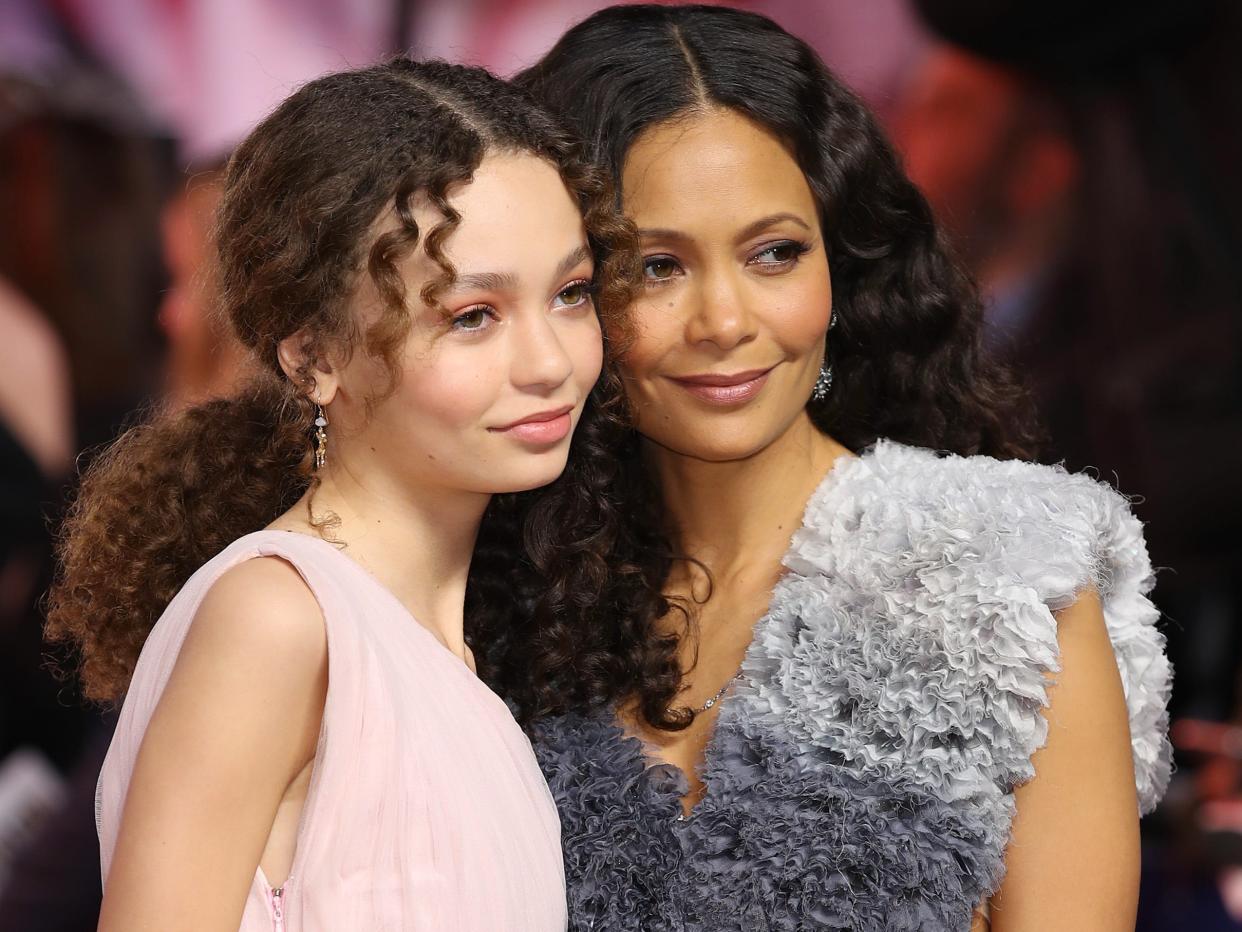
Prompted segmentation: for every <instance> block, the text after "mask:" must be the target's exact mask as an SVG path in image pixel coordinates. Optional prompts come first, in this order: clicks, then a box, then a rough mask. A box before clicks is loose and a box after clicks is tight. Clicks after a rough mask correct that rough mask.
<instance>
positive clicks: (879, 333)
mask: <svg viewBox="0 0 1242 932" xmlns="http://www.w3.org/2000/svg"><path fill="white" fill-rule="evenodd" d="M516 81H517V83H518V84H519V85H521V86H522V87H524V88H526V89H529V90H531V91H533V92H534V93H535V94H536V95H537V96H538V97H539V98H540V99H541V100H542V101H544V102H545V103H547V104H548V105H549V106H551V107H552V109H553V110H555V111H556V112H557V113H558V114H559V115H560V116H562V117H563V118H564V119H565V120H566V121H567V122H568V123H569V124H570V125H571V126H572V127H573V128H574V129H576V130H577V131H578V132H579V133H580V134H581V136H582V137H583V139H585V140H586V141H587V144H588V146H589V148H590V149H591V151H592V153H593V154H594V156H595V157H596V159H598V161H599V162H600V163H601V164H602V165H603V166H604V167H605V168H606V169H607V170H608V171H609V172H610V173H611V175H612V176H613V179H614V182H616V183H617V184H618V186H619V183H620V177H621V172H622V168H623V166H624V163H625V159H626V154H627V153H628V152H629V149H630V147H631V146H632V145H633V144H634V142H635V140H637V139H638V138H639V137H640V136H641V135H642V133H643V132H645V131H646V130H648V129H650V128H652V127H654V126H658V125H660V124H664V123H667V122H668V121H670V120H677V119H680V118H683V117H686V116H690V115H693V114H695V113H699V112H708V111H711V110H712V109H716V108H727V109H729V110H732V111H734V112H736V113H739V114H742V115H744V116H746V117H747V118H748V119H750V120H752V121H754V122H756V123H758V124H759V125H761V126H763V127H766V128H767V129H768V130H769V131H771V132H772V133H773V134H774V135H775V136H777V137H778V138H779V139H781V140H782V141H783V142H784V143H785V144H786V145H788V146H789V147H790V149H791V151H792V152H793V153H794V155H795V157H796V159H797V161H798V164H799V165H800V166H801V168H802V171H803V173H804V174H805V175H806V178H807V181H808V182H809V184H810V187H811V190H812V191H813V192H814V195H815V198H816V200H817V201H818V204H819V208H820V217H821V223H822V227H823V237H824V242H825V244H826V245H827V249H828V257H829V263H830V265H831V268H832V282H833V308H834V316H835V319H836V321H837V326H836V327H835V328H834V329H833V331H832V334H831V335H830V338H829V340H828V341H827V360H826V361H827V362H828V363H829V364H830V365H831V366H832V368H833V373H834V382H833V389H832V391H831V392H830V393H829V394H828V396H827V398H826V399H825V400H824V401H822V402H810V403H809V404H808V411H809V413H810V416H811V418H812V420H813V422H814V423H815V425H816V426H817V427H818V428H819V429H820V430H822V431H825V432H827V433H830V434H831V435H832V436H833V437H834V438H836V439H837V440H839V441H841V442H842V443H844V444H845V445H846V446H848V447H851V448H853V449H855V450H859V449H862V448H865V447H867V446H869V445H871V444H872V443H874V442H875V441H876V440H877V439H878V438H881V437H887V438H891V439H893V440H897V441H900V442H902V443H907V444H914V445H918V446H922V447H929V448H932V449H936V450H942V451H951V452H954V453H960V454H974V453H986V454H990V455H993V456H997V457H1029V456H1031V455H1033V453H1034V438H1035V431H1034V427H1033V420H1032V415H1031V409H1030V407H1029V405H1028V403H1027V401H1026V396H1025V393H1024V392H1023V391H1022V390H1021V389H1020V388H1019V387H1018V386H1017V385H1016V384H1015V382H1014V381H1013V380H1012V379H1011V378H1010V376H1009V375H1008V374H1007V373H1006V372H1005V371H1004V370H1003V369H1002V368H1001V367H1000V366H999V365H998V364H996V363H995V362H993V361H991V360H990V359H989V358H988V357H987V356H986V355H985V353H984V350H983V346H982V342H981V333H980V323H981V317H982V309H981V305H980V301H979V298H978V295H977V293H976V290H975V287H974V285H973V283H972V282H971V281H970V279H969V278H968V276H967V275H966V274H965V273H964V272H963V271H962V270H961V269H960V268H959V266H958V265H957V264H956V263H955V261H954V260H953V259H952V257H951V256H950V255H949V253H948V250H947V248H946V246H945V244H944V241H943V240H942V238H941V237H940V235H938V233H937V230H936V228H935V225H934V224H933V222H932V215H931V211H930V209H929V207H928V205H927V202H926V201H925V200H924V198H923V197H922V195H921V194H920V193H919V192H918V191H917V190H916V189H915V187H914V185H913V184H912V183H911V182H910V181H909V180H908V179H907V178H906V176H905V174H904V173H903V172H902V170H901V168H900V166H899V164H898V161H897V159H896V157H895V156H894V154H893V151H892V149H891V148H890V147H889V144H888V143H887V142H886V140H885V138H884V136H883V134H882V133H881V132H880V129H879V128H878V126H877V125H876V122H875V119H874V118H873V117H872V115H871V114H870V113H869V112H868V111H867V109H866V108H865V107H864V106H863V104H862V103H861V102H860V101H859V100H858V98H857V97H855V96H854V94H852V93H851V92H850V91H849V90H847V89H846V88H845V86H844V85H842V84H841V82H840V81H839V80H837V78H835V77H834V76H833V75H832V74H831V72H829V71H828V69H827V68H826V67H825V66H824V64H823V63H822V62H821V61H820V59H819V58H818V56H817V55H816V54H815V53H814V52H813V51H812V50H811V49H810V48H809V47H808V46H807V45H806V43H804V42H802V41H801V40H799V39H797V38H795V37H794V36H792V35H790V34H789V33H787V32H786V31H785V30H783V29H782V28H780V27H779V26H778V25H776V24H775V23H774V22H772V21H771V20H769V19H767V18H765V17H763V16H759V15H757V14H754V13H747V12H742V11H739V10H733V9H727V8H722V7H709V6H655V5H640V6H617V7H611V8H609V9H606V10H603V11H601V12H599V13H596V14H595V15H593V16H591V17H589V18H588V19H586V20H585V21H583V22H582V23H580V24H579V25H577V26H575V27H574V28H572V29H570V30H569V31H568V32H567V33H566V34H565V35H564V36H563V37H562V38H561V40H560V41H559V42H558V43H557V44H556V46H555V47H554V48H553V49H552V50H551V51H550V52H549V53H548V54H547V55H546V56H545V57H544V58H543V59H542V60H541V61H540V62H539V63H537V64H536V65H534V66H533V67H532V68H530V69H529V70H527V71H525V72H523V73H522V74H521V75H519V76H518V77H517V78H516ZM637 449H638V445H637V441H636V438H635V437H634V436H633V434H632V433H631V434H630V435H629V436H622V437H621V438H620V439H619V442H618V447H617V453H616V456H617V468H616V469H617V475H616V481H615V482H614V484H613V486H612V487H611V489H610V490H609V491H608V495H609V497H610V501H611V503H612V505H613V507H614V508H615V509H616V510H617V512H618V514H620V515H623V516H624V520H623V521H621V523H620V524H619V525H616V526H610V528H609V531H608V533H609V534H611V535H612V555H611V558H610V564H611V575H610V577H609V583H608V587H607V590H606V592H605V594H604V597H603V598H601V599H599V600H598V601H597V602H596V603H594V604H591V605H586V606H582V607H581V609H580V610H579V612H578V614H577V615H576V616H575V617H573V618H569V617H566V618H565V619H564V623H565V624H566V625H572V626H573V627H575V628H576V629H577V630H578V632H579V637H578V642H577V645H576V652H575V654H574V656H572V657H564V658H561V661H562V662H561V663H560V665H559V666H556V667H550V666H548V661H549V660H554V659H556V655H555V653H550V652H544V653H542V654H541V655H539V656H536V653H535V650H534V647H533V642H530V641H525V640H523V639H520V638H519V639H514V640H513V641H512V642H511V645H510V646H511V649H510V651H509V654H508V656H507V657H506V658H504V664H503V665H507V669H508V670H509V671H510V672H509V673H508V674H507V675H503V674H502V676H501V685H502V687H503V688H505V689H506V690H508V692H509V693H510V695H511V696H514V698H515V700H516V701H517V702H518V703H519V704H521V705H523V706H528V707H530V708H532V709H535V710H536V711H537V712H554V711H559V710H564V709H569V708H574V707H579V708H580V707H582V706H584V705H586V706H589V705H593V704H597V703H602V702H609V701H618V700H627V701H629V700H636V701H637V708H638V710H639V711H640V713H641V715H642V716H643V718H644V719H645V720H646V721H647V722H648V723H650V724H652V725H655V726H658V727H663V728H679V727H684V726H685V725H687V724H689V722H690V721H692V720H693V714H692V713H691V712H690V711H689V710H688V709H675V708H673V704H674V702H675V699H676V696H677V693H678V692H679V690H680V688H681V670H680V669H679V665H678V662H677V658H676V650H677V644H678V638H677V637H676V636H670V635H667V634H661V633H659V631H658V629H657V627H656V622H657V620H658V619H660V618H661V617H663V616H664V615H666V614H668V613H669V612H670V611H680V612H682V614H683V615H684V616H685V618H686V621H687V626H688V627H687V631H689V630H690V629H691V627H692V625H691V621H692V619H691V614H692V612H691V610H690V608H689V607H687V606H686V605H685V604H683V603H680V602H674V601H673V600H671V599H670V598H669V597H667V596H666V595H665V593H664V586H665V583H666V581H667V578H668V574H669V571H670V569H671V567H672V566H673V564H674V561H675V560H677V559H680V557H679V555H678V554H677V553H675V551H674V549H673V547H672V544H671V539H670V535H669V534H668V532H667V528H666V526H665V518H664V513H663V512H664V509H663V505H662V502H661V497H660V491H659V489H658V487H657V486H656V484H655V483H654V482H653V481H652V479H651V477H650V476H649V475H648V474H647V471H646V470H645V468H644V466H643V463H642V460H641V457H639V456H638V455H637ZM518 671H521V672H518ZM523 676H530V677H534V678H535V679H537V680H538V681H539V682H538V686H534V685H529V684H524V683H523ZM549 698H551V701H547V700H548V699H549Z"/></svg>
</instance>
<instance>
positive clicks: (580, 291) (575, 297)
mask: <svg viewBox="0 0 1242 932" xmlns="http://www.w3.org/2000/svg"><path fill="white" fill-rule="evenodd" d="M594 291H595V289H594V288H593V287H592V285H591V283H590V282H588V281H585V280H584V281H577V282H572V283H571V284H569V285H566V286H565V287H564V288H562V289H561V290H560V293H558V294H557V296H556V303H557V306H558V307H582V306H583V305H585V304H590V303H591V296H592V294H594Z"/></svg>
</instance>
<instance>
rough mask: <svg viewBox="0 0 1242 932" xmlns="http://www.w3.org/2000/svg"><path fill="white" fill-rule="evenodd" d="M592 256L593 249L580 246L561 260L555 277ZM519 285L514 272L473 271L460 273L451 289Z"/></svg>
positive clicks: (500, 288) (502, 288) (505, 288)
mask: <svg viewBox="0 0 1242 932" xmlns="http://www.w3.org/2000/svg"><path fill="white" fill-rule="evenodd" d="M590 258H591V250H590V249H589V248H588V247H587V246H586V245H582V246H578V247H577V248H576V249H574V250H572V251H571V252H569V253H568V254H567V255H566V256H565V258H563V259H562V260H561V261H560V263H559V264H558V265H557V267H556V272H555V273H553V278H556V279H561V278H564V277H565V276H566V275H568V274H569V273H570V272H572V271H573V269H574V266H576V265H578V264H580V263H582V262H585V261H586V260H587V259H590ZM517 286H518V277H517V275H516V274H515V273H513V272H472V273H469V274H466V275H458V276H457V277H456V278H455V279H454V280H453V284H452V285H451V286H450V287H449V291H450V292H454V291H513V290H515V289H516V288H517Z"/></svg>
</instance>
